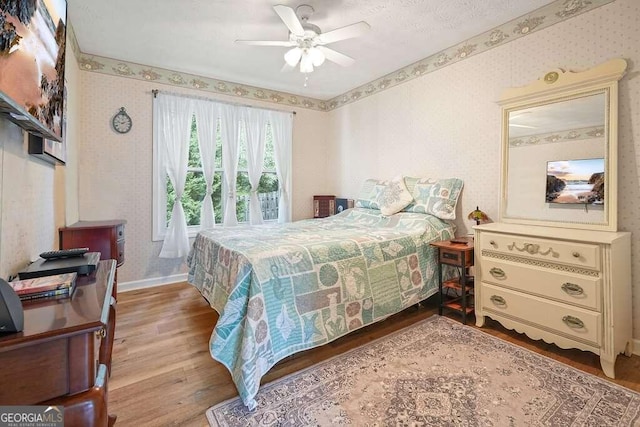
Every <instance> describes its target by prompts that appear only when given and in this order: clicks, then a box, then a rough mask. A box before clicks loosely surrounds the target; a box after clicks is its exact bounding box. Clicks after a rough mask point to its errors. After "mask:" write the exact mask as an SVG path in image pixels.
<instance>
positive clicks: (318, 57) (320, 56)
mask: <svg viewBox="0 0 640 427" xmlns="http://www.w3.org/2000/svg"><path fill="white" fill-rule="evenodd" d="M309 58H311V62H312V63H313V66H314V67H319V66H321V65H322V64H323V63H324V60H325V56H324V53H322V51H321V50H320V49H318V48H317V47H312V48H311V49H309Z"/></svg>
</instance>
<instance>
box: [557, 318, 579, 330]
mask: <svg viewBox="0 0 640 427" xmlns="http://www.w3.org/2000/svg"><path fill="white" fill-rule="evenodd" d="M562 321H563V322H564V323H565V324H566V325H567V326H568V327H570V328H573V329H582V328H584V322H583V321H582V320H580V319H578V318H577V317H574V316H564V317H563V318H562Z"/></svg>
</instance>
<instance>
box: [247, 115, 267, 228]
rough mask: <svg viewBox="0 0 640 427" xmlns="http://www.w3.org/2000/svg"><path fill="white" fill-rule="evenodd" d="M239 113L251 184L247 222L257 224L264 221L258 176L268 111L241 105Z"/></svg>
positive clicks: (259, 174)
mask: <svg viewBox="0 0 640 427" xmlns="http://www.w3.org/2000/svg"><path fill="white" fill-rule="evenodd" d="M241 115H242V121H244V125H245V127H244V128H245V131H246V135H247V172H248V174H249V184H251V195H250V199H249V223H250V224H251V225H258V224H262V223H264V221H263V218H262V209H261V208H260V199H259V198H258V185H260V177H261V176H262V169H263V167H264V146H265V139H266V137H267V122H268V112H267V111H265V110H259V109H256V108H248V107H243V108H242V110H241Z"/></svg>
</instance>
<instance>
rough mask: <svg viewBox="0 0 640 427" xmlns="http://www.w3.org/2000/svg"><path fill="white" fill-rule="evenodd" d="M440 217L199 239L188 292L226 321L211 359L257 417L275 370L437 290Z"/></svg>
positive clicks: (235, 230) (252, 229) (361, 220)
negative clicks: (266, 380)
mask: <svg viewBox="0 0 640 427" xmlns="http://www.w3.org/2000/svg"><path fill="white" fill-rule="evenodd" d="M452 237H453V229H452V226H451V225H450V224H449V223H447V222H445V221H443V220H441V219H438V218H436V217H435V216H432V215H428V214H421V213H413V212H401V213H398V214H395V215H393V216H391V217H383V216H382V215H381V214H380V211H378V210H373V209H362V208H355V209H349V210H347V211H344V212H342V213H341V214H338V215H335V216H332V217H329V218H325V219H313V220H304V221H298V222H294V223H289V224H279V225H262V226H237V227H226V228H214V229H210V230H206V231H202V232H200V233H199V234H198V236H197V237H196V239H195V242H194V245H193V248H192V250H191V253H190V255H189V257H188V265H189V282H190V283H191V284H193V285H194V286H195V287H196V288H197V289H198V290H199V291H200V292H201V293H202V295H203V296H204V297H205V298H206V299H207V300H208V301H209V303H210V305H211V306H212V307H213V308H214V309H215V310H216V311H217V312H218V313H219V315H220V317H219V319H218V322H217V324H216V326H215V329H214V330H213V333H212V335H211V341H210V344H209V346H210V352H211V355H212V357H213V358H214V359H216V360H218V361H219V362H220V363H222V364H223V365H225V366H226V367H227V369H229V371H230V372H231V375H232V377H233V381H234V382H235V384H236V387H237V388H238V392H239V394H240V396H241V398H242V400H243V402H244V403H245V405H247V406H248V407H249V408H250V409H253V408H255V407H256V405H257V402H256V400H255V396H256V393H257V392H258V387H259V385H260V379H261V378H262V376H263V375H264V374H265V373H266V372H267V371H268V370H269V369H270V368H271V367H272V366H273V365H275V364H276V363H277V362H278V361H280V360H282V359H283V358H285V357H287V356H289V355H292V354H294V353H297V352H299V351H302V350H306V349H309V348H312V347H317V346H319V345H323V344H326V343H328V342H330V341H332V340H334V339H336V338H339V337H341V336H343V335H345V334H347V333H349V332H351V331H353V330H356V329H359V328H361V327H363V326H365V325H369V324H371V323H374V322H377V321H379V320H382V319H384V318H386V317H388V316H390V315H392V314H394V313H397V312H399V311H401V310H403V309H404V308H406V307H409V306H411V305H413V304H415V303H417V302H419V301H421V300H423V299H425V298H427V297H429V296H431V295H433V294H434V293H435V292H436V291H437V289H438V282H437V265H436V256H435V251H434V249H433V248H432V247H430V246H429V242H431V241H434V240H441V239H448V238H452Z"/></svg>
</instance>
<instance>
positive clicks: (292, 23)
mask: <svg viewBox="0 0 640 427" xmlns="http://www.w3.org/2000/svg"><path fill="white" fill-rule="evenodd" d="M273 10H275V11H276V13H277V14H278V16H279V17H280V19H282V22H284V25H286V26H287V28H288V29H289V31H291V33H292V34H293V35H296V36H298V37H302V36H303V35H304V28H302V24H301V23H300V20H299V19H298V17H297V16H296V12H295V11H294V10H293V9H291V8H290V7H289V6H285V5H283V4H277V5H275V6H273Z"/></svg>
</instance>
